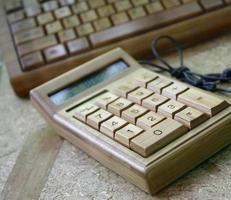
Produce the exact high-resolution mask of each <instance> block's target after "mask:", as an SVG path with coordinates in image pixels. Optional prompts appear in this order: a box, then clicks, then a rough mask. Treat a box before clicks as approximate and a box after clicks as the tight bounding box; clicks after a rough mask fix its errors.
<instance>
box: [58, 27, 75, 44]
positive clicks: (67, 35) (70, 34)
mask: <svg viewBox="0 0 231 200" xmlns="http://www.w3.org/2000/svg"><path fill="white" fill-rule="evenodd" d="M58 38H59V41H60V42H61V43H63V42H67V41H69V40H73V39H75V38H76V34H75V31H74V30H73V29H65V30H63V31H61V32H58Z"/></svg>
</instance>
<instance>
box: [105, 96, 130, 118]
mask: <svg viewBox="0 0 231 200" xmlns="http://www.w3.org/2000/svg"><path fill="white" fill-rule="evenodd" d="M132 104H133V103H132V102H131V101H129V100H127V99H124V98H119V99H117V100H116V101H114V102H112V103H110V104H109V105H108V111H109V112H111V113H113V114H115V115H118V116H120V115H121V112H122V111H123V110H125V109H126V108H128V107H129V106H131V105H132Z"/></svg>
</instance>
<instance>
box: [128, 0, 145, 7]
mask: <svg viewBox="0 0 231 200" xmlns="http://www.w3.org/2000/svg"><path fill="white" fill-rule="evenodd" d="M132 3H133V5H134V6H135V7H137V6H142V5H144V4H148V3H149V1H148V0H139V1H137V0H132Z"/></svg>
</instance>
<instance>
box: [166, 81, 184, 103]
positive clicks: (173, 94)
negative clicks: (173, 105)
mask: <svg viewBox="0 0 231 200" xmlns="http://www.w3.org/2000/svg"><path fill="white" fill-rule="evenodd" d="M187 89H188V87H187V86H186V85H184V84H181V83H173V84H171V85H169V86H168V87H166V88H164V89H163V90H162V95H164V96H166V97H169V98H172V99H175V100H176V99H177V95H179V94H181V93H183V92H185V91H186V90H187Z"/></svg>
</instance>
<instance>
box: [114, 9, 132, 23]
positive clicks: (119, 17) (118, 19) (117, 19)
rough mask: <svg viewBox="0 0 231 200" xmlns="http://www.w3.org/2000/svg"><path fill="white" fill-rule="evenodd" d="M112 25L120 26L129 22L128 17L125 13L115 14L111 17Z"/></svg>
mask: <svg viewBox="0 0 231 200" xmlns="http://www.w3.org/2000/svg"><path fill="white" fill-rule="evenodd" d="M111 20H112V22H113V24H114V25H118V24H122V23H125V22H128V21H129V18H128V15H127V14H126V13H125V12H121V13H117V14H115V15H112V16H111Z"/></svg>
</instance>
